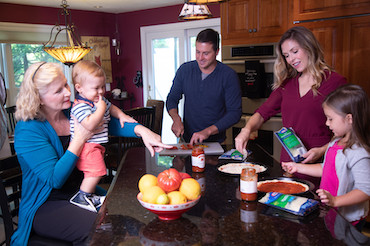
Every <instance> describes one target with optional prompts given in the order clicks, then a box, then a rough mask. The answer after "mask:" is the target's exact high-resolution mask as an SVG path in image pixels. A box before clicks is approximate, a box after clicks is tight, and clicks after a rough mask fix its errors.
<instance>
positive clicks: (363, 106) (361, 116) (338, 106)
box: [323, 84, 370, 153]
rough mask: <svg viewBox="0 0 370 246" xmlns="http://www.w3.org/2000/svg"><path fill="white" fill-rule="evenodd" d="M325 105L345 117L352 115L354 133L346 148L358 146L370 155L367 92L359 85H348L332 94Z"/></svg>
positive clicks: (325, 101) (369, 120)
mask: <svg viewBox="0 0 370 246" xmlns="http://www.w3.org/2000/svg"><path fill="white" fill-rule="evenodd" d="M323 104H325V105H327V106H328V107H330V108H332V109H333V110H334V111H336V112H337V113H338V114H341V115H343V116H346V115H347V114H351V115H352V132H351V134H350V138H349V140H348V142H347V143H346V146H345V148H350V147H352V145H354V144H358V145H360V146H361V147H363V148H364V149H365V150H366V151H367V152H368V153H370V130H369V129H370V105H369V96H368V95H367V94H366V92H365V91H364V90H363V89H362V88H361V87H360V86H359V85H353V84H346V85H344V86H341V87H339V88H338V89H336V90H335V91H333V92H332V93H330V94H329V95H328V96H327V97H326V99H325V100H324V102H323Z"/></svg>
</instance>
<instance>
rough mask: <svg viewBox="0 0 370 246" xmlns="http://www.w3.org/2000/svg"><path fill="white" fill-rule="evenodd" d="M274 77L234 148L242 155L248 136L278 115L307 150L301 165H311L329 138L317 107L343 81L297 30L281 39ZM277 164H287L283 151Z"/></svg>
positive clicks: (309, 39) (306, 32) (314, 41)
mask: <svg viewBox="0 0 370 246" xmlns="http://www.w3.org/2000/svg"><path fill="white" fill-rule="evenodd" d="M274 74H275V83H274V85H273V89H274V91H273V92H272V93H271V95H270V97H269V98H268V99H267V101H266V102H265V103H264V104H263V105H262V106H261V107H259V108H258V109H257V110H256V112H255V113H254V114H253V116H252V117H251V118H250V120H249V121H248V122H247V124H246V125H245V127H244V128H243V129H242V130H241V132H240V133H239V135H238V136H237V137H236V138H235V147H236V149H237V150H239V151H240V152H242V153H243V152H245V151H246V150H245V149H246V146H247V142H248V139H249V136H250V134H251V133H252V132H253V131H256V130H258V129H259V128H260V127H261V126H262V124H263V123H264V122H265V121H267V120H268V119H270V117H272V116H274V115H276V114H277V113H281V116H282V121H283V126H285V127H292V128H293V129H294V131H295V132H296V133H297V135H298V136H299V137H300V138H301V140H302V142H303V144H304V145H305V146H306V148H307V149H309V151H308V152H307V153H306V154H305V155H304V156H303V157H305V158H306V159H305V160H304V161H303V163H307V162H313V161H315V160H317V159H318V158H320V157H321V156H322V155H323V154H324V153H325V149H326V145H327V143H328V142H329V141H330V139H331V136H332V135H331V132H330V130H329V128H328V127H327V126H326V125H325V121H326V117H325V115H324V112H323V109H322V107H321V104H322V102H323V100H324V99H325V97H326V96H327V95H328V94H329V93H330V92H332V91H333V90H335V89H336V88H338V87H339V86H341V85H343V84H345V83H346V79H345V78H344V77H343V76H341V75H339V74H337V73H335V72H334V71H332V69H331V68H330V67H329V66H328V65H327V64H326V62H325V60H324V54H323V51H322V49H321V47H320V44H319V42H318V41H317V39H316V38H315V36H314V35H313V33H312V32H311V31H310V30H308V29H307V28H305V27H301V26H297V27H293V28H291V29H289V30H288V31H286V32H285V33H284V34H283V36H282V37H281V39H280V41H279V44H278V46H277V59H276V61H275V67H274ZM280 161H291V159H290V157H289V155H288V153H287V152H286V151H285V149H282V151H281V156H280Z"/></svg>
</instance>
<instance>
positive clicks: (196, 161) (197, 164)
mask: <svg viewBox="0 0 370 246" xmlns="http://www.w3.org/2000/svg"><path fill="white" fill-rule="evenodd" d="M205 159H206V157H205V155H204V150H203V148H202V147H195V148H194V149H193V151H192V152H191V165H192V171H193V172H196V173H200V172H204V168H205V165H206V160H205Z"/></svg>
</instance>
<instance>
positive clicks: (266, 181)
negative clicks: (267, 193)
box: [257, 179, 310, 192]
mask: <svg viewBox="0 0 370 246" xmlns="http://www.w3.org/2000/svg"><path fill="white" fill-rule="evenodd" d="M274 182H275V183H277V182H283V183H290V184H295V185H299V186H303V187H304V191H303V192H306V191H308V190H309V188H310V187H309V186H308V185H306V184H304V183H301V182H297V181H293V180H279V179H272V180H265V181H259V182H258V183H257V189H258V188H259V187H260V186H261V185H262V184H264V183H274ZM271 192H274V191H271ZM275 192H277V191H275Z"/></svg>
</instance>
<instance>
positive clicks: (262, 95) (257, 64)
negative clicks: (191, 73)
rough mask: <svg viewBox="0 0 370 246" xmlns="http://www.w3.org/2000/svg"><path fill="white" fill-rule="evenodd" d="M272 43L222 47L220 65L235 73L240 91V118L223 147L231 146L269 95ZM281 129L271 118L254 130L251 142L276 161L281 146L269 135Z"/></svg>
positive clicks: (273, 59)
mask: <svg viewBox="0 0 370 246" xmlns="http://www.w3.org/2000/svg"><path fill="white" fill-rule="evenodd" d="M276 45H277V44H276V43H266V44H256V45H226V46H223V47H222V62H223V63H225V64H227V65H228V66H229V67H231V68H232V69H234V70H235V72H236V73H237V74H238V76H239V80H240V88H241V90H242V113H243V115H242V117H241V119H240V121H239V122H238V123H237V124H235V125H234V126H233V127H231V128H230V129H229V130H228V131H227V142H226V143H227V144H232V143H233V140H234V138H235V136H236V135H237V134H238V133H239V131H240V128H242V127H243V126H244V125H245V123H246V121H248V120H249V118H250V117H251V115H252V114H253V113H254V112H255V110H256V109H257V108H258V107H259V106H261V105H262V104H263V103H264V102H265V101H266V99H267V98H268V96H269V95H270V93H271V85H272V84H273V82H274V76H273V69H274V62H275V59H276ZM281 127H282V121H281V116H280V115H277V116H276V117H272V118H271V119H270V120H269V121H267V122H266V123H265V124H263V126H262V127H261V130H260V131H258V138H257V139H256V140H255V141H256V143H257V144H259V145H260V146H261V147H262V148H263V149H264V150H265V151H266V152H267V153H268V154H269V155H271V156H272V157H273V158H274V159H276V160H277V161H279V159H280V150H281V144H280V143H279V141H278V140H277V139H276V138H275V137H274V134H273V132H274V131H277V130H279V129H280V128H281Z"/></svg>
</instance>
